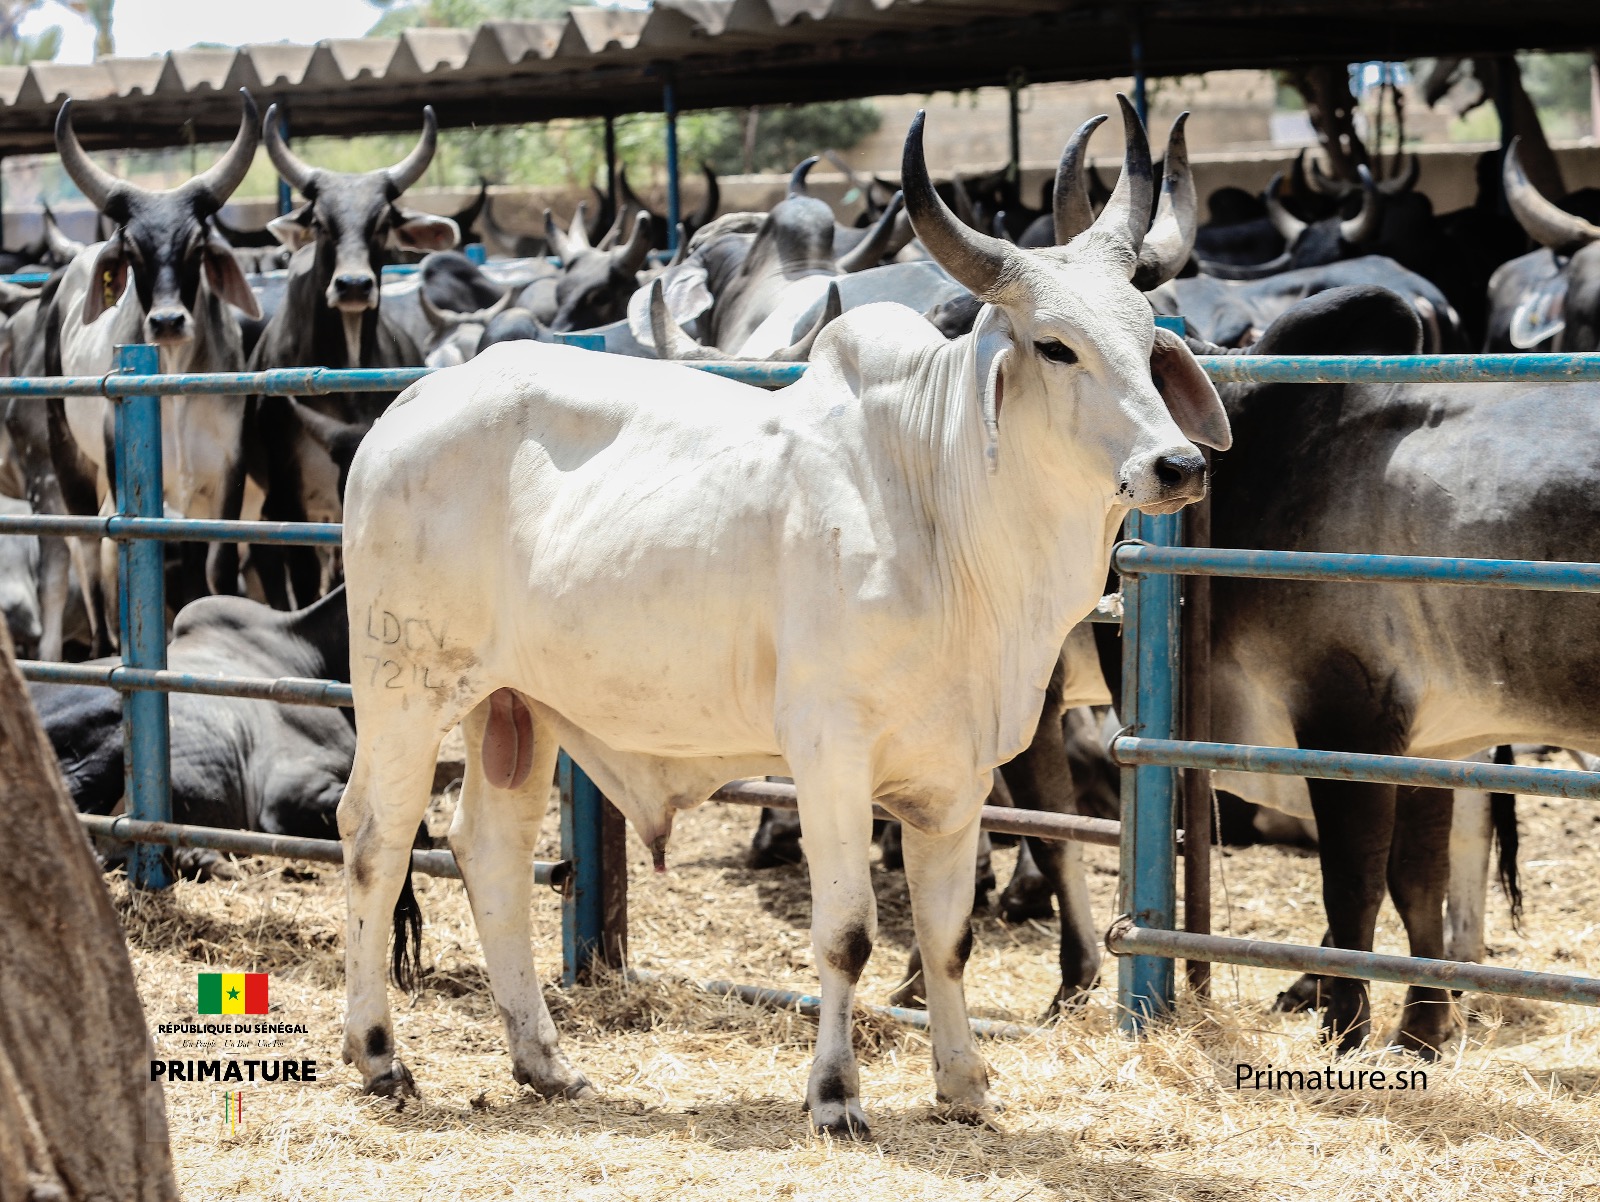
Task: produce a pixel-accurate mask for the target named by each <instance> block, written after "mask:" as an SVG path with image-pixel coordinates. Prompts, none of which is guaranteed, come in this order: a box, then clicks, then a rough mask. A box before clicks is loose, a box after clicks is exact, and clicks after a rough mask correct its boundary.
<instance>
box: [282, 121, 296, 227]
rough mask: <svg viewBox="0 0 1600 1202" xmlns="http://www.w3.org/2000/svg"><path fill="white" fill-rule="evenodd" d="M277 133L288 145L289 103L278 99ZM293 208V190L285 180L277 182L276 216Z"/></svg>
mask: <svg viewBox="0 0 1600 1202" xmlns="http://www.w3.org/2000/svg"><path fill="white" fill-rule="evenodd" d="M278 132H279V133H280V134H282V135H283V141H284V145H286V146H287V145H288V144H289V101H288V100H287V99H286V98H284V97H282V96H279V97H278ZM292 208H294V190H293V189H292V188H290V187H289V183H288V181H287V180H285V179H282V178H280V179H279V180H278V216H279V217H282V216H283V215H284V214H285V213H287V212H289V210H291V209H292Z"/></svg>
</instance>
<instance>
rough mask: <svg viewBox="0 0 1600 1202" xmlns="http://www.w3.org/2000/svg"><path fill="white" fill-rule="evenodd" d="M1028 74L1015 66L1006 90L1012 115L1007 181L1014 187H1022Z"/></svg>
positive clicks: (1007, 77) (1007, 81)
mask: <svg viewBox="0 0 1600 1202" xmlns="http://www.w3.org/2000/svg"><path fill="white" fill-rule="evenodd" d="M1026 82H1027V76H1026V75H1024V74H1023V72H1022V68H1020V67H1013V68H1012V69H1011V73H1010V74H1009V75H1008V76H1006V92H1007V93H1008V97H1007V98H1008V101H1009V105H1010V117H1011V161H1010V162H1008V163H1007V164H1006V182H1007V183H1009V184H1010V185H1011V186H1012V187H1013V188H1019V189H1020V188H1021V187H1022V107H1021V97H1022V86H1023V84H1025V83H1026Z"/></svg>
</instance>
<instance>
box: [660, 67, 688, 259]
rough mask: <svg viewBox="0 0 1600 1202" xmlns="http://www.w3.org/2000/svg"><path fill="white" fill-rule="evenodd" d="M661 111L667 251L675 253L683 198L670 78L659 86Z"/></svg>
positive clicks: (674, 92)
mask: <svg viewBox="0 0 1600 1202" xmlns="http://www.w3.org/2000/svg"><path fill="white" fill-rule="evenodd" d="M661 111H662V112H663V113H665V114H666V117H667V250H668V251H671V252H676V251H677V249H678V222H680V221H682V220H683V198H682V195H681V193H680V192H679V180H678V87H677V84H675V83H674V82H673V81H672V80H671V79H670V78H669V79H668V80H667V82H666V83H664V84H662V85H661Z"/></svg>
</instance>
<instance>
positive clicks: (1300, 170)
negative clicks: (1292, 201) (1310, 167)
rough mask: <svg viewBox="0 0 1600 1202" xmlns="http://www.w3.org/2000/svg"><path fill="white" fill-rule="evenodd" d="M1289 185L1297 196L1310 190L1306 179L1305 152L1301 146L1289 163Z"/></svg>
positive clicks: (1309, 184) (1309, 183)
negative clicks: (1292, 160)
mask: <svg viewBox="0 0 1600 1202" xmlns="http://www.w3.org/2000/svg"><path fill="white" fill-rule="evenodd" d="M1289 187H1290V189H1291V190H1292V191H1293V192H1294V194H1295V195H1296V196H1297V197H1298V196H1304V195H1305V194H1306V193H1307V192H1310V191H1311V182H1310V181H1309V180H1307V179H1306V152H1305V147H1303V146H1302V147H1301V148H1300V153H1299V154H1297V155H1295V156H1294V162H1293V163H1291V164H1290V165H1289Z"/></svg>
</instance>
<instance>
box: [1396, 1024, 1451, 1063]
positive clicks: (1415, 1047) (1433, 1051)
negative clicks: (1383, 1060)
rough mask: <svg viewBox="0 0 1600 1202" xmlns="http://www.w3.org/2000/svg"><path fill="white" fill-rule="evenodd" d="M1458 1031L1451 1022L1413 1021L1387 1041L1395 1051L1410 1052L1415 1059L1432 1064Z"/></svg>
mask: <svg viewBox="0 0 1600 1202" xmlns="http://www.w3.org/2000/svg"><path fill="white" fill-rule="evenodd" d="M1458 1031H1459V1028H1458V1027H1457V1026H1456V1024H1455V1023H1453V1022H1447V1023H1438V1024H1435V1023H1428V1024H1419V1023H1413V1024H1412V1025H1411V1026H1409V1027H1401V1028H1400V1030H1399V1031H1397V1032H1395V1035H1394V1038H1393V1039H1391V1040H1390V1041H1389V1046H1390V1047H1391V1048H1393V1049H1395V1050H1396V1051H1401V1052H1410V1053H1411V1054H1412V1055H1413V1056H1415V1057H1417V1059H1419V1060H1424V1061H1426V1062H1427V1063H1429V1064H1432V1063H1433V1062H1434V1061H1436V1060H1438V1059H1439V1057H1440V1056H1442V1055H1443V1054H1444V1049H1445V1048H1446V1047H1448V1046H1449V1045H1450V1042H1451V1041H1452V1040H1453V1039H1455V1037H1456V1035H1457V1033H1458Z"/></svg>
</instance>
